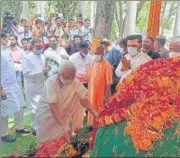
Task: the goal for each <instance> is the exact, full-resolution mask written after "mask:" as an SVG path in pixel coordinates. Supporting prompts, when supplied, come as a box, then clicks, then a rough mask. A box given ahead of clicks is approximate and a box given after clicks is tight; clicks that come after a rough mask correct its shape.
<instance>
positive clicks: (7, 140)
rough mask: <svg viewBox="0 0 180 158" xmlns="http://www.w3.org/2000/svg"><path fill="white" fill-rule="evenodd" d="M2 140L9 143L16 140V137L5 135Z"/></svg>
mask: <svg viewBox="0 0 180 158" xmlns="http://www.w3.org/2000/svg"><path fill="white" fill-rule="evenodd" d="M1 141H3V142H7V143H12V142H15V141H16V137H13V136H11V135H7V136H4V137H1Z"/></svg>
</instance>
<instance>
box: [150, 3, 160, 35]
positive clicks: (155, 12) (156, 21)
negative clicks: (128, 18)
mask: <svg viewBox="0 0 180 158" xmlns="http://www.w3.org/2000/svg"><path fill="white" fill-rule="evenodd" d="M161 4H162V0H154V1H151V4H150V10H149V20H148V28H147V37H153V38H155V37H156V36H157V35H158V34H159V28H160V15H161Z"/></svg>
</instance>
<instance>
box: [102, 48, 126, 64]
mask: <svg viewBox="0 0 180 158" xmlns="http://www.w3.org/2000/svg"><path fill="white" fill-rule="evenodd" d="M122 57H123V55H122V53H120V51H119V50H118V49H115V48H112V49H111V50H110V51H106V53H105V59H106V60H107V61H108V62H109V63H110V64H111V65H112V66H114V67H117V66H118V64H119V63H120V61H121V59H122Z"/></svg>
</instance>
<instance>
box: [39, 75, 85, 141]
mask: <svg viewBox="0 0 180 158" xmlns="http://www.w3.org/2000/svg"><path fill="white" fill-rule="evenodd" d="M86 95H87V90H86V88H84V86H83V85H82V84H81V83H80V82H79V81H78V80H74V82H73V83H71V84H68V85H60V84H59V80H58V77H57V75H53V76H51V77H49V78H48V79H47V80H46V82H45V86H44V90H43V94H42V96H41V99H40V101H39V105H38V106H37V113H36V121H37V122H36V123H37V138H38V142H39V143H42V142H45V141H49V140H52V139H54V138H57V137H61V136H63V135H64V134H65V131H64V127H63V126H62V125H59V124H58V122H57V121H56V120H55V118H54V117H53V115H52V113H51V110H50V107H49V104H50V103H57V104H58V106H59V110H62V111H61V113H63V114H64V120H65V121H68V120H69V119H70V118H71V117H72V124H73V128H79V127H81V126H82V124H83V118H84V108H83V107H82V105H81V104H80V101H79V99H80V98H84V97H86Z"/></svg>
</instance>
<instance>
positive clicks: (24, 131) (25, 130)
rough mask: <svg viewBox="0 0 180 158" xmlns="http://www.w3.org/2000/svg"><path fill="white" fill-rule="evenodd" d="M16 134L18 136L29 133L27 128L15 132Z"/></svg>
mask: <svg viewBox="0 0 180 158" xmlns="http://www.w3.org/2000/svg"><path fill="white" fill-rule="evenodd" d="M16 133H19V134H28V133H30V130H29V129H27V128H23V129H19V130H16Z"/></svg>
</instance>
